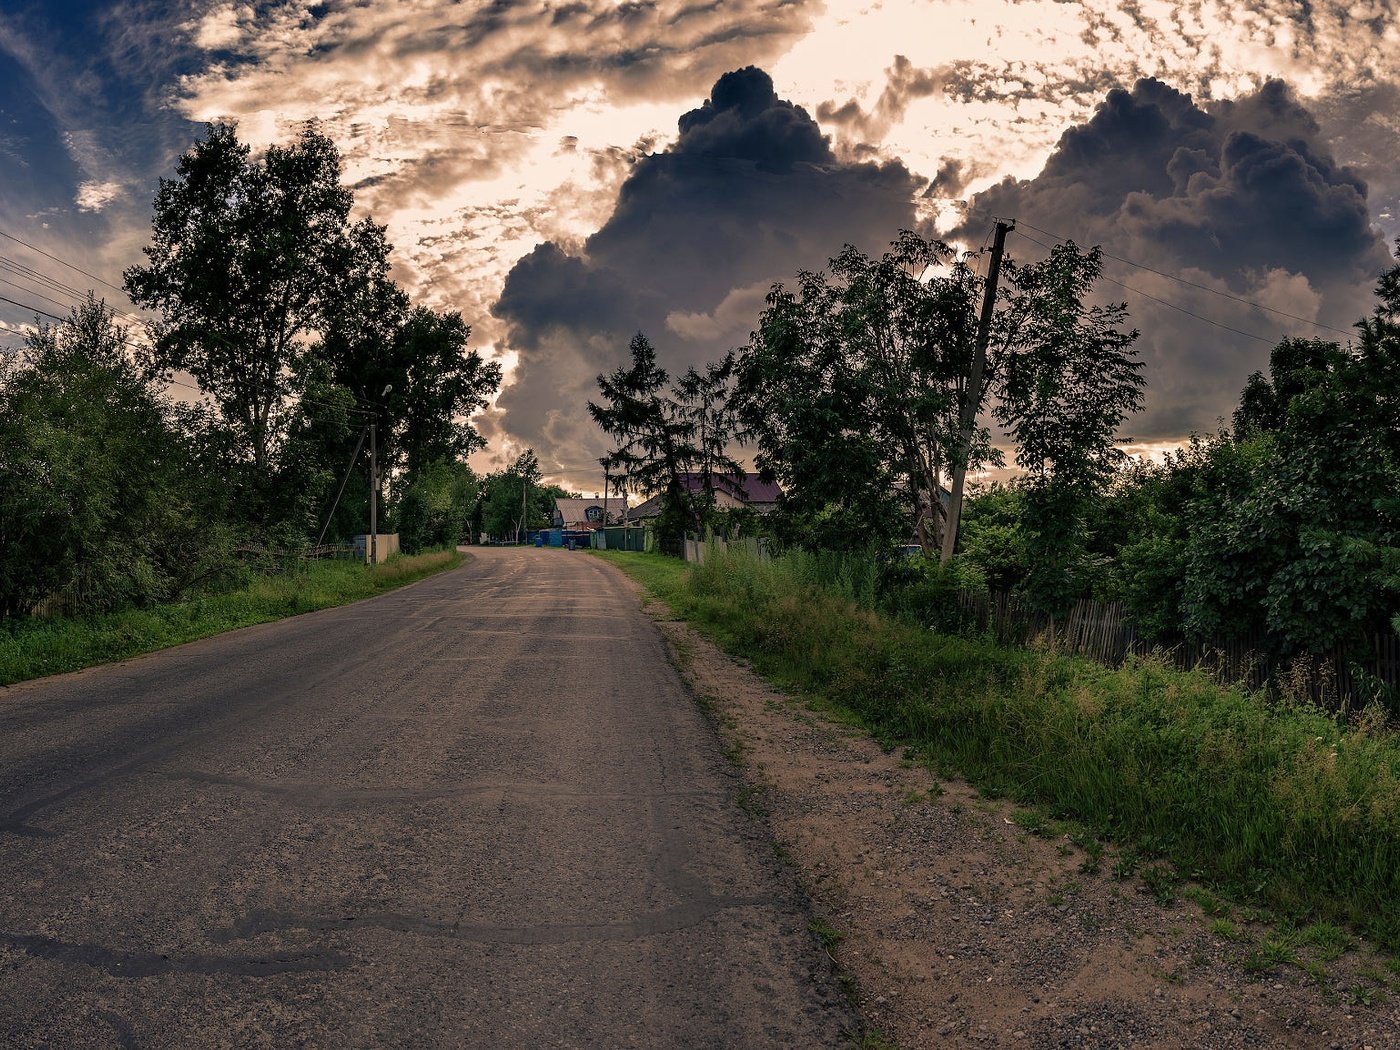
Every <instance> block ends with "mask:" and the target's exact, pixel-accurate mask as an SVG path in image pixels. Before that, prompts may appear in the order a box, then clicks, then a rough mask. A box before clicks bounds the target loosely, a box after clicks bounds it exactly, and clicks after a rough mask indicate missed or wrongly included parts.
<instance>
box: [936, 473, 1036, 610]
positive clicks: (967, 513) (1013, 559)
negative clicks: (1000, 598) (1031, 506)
mask: <svg viewBox="0 0 1400 1050" xmlns="http://www.w3.org/2000/svg"><path fill="white" fill-rule="evenodd" d="M1024 517H1025V503H1024V492H1023V491H1022V489H1021V487H1020V486H1018V485H993V486H991V487H990V488H988V489H987V490H986V491H984V492H979V493H975V494H973V495H972V496H971V497H970V498H969V499H968V501H967V507H966V509H964V511H963V516H962V521H961V523H960V525H959V527H958V545H959V553H958V557H957V559H956V560H955V561H954V562H953V564H957V563H958V562H959V561H967V562H970V563H972V564H973V565H975V566H977V568H978V569H979V570H980V571H981V573H982V577H983V579H985V580H986V584H987V587H988V588H990V589H991V590H994V591H1009V590H1013V589H1015V588H1017V587H1018V586H1019V585H1020V584H1021V581H1022V580H1024V579H1025V578H1026V575H1027V574H1028V573H1029V572H1030V563H1031V551H1030V542H1029V540H1028V538H1027V536H1026V532H1025V528H1024V525H1023V519H1024Z"/></svg>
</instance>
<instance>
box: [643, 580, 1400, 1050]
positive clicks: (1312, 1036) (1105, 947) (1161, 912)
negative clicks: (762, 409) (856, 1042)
mask: <svg viewBox="0 0 1400 1050" xmlns="http://www.w3.org/2000/svg"><path fill="white" fill-rule="evenodd" d="M647 608H648V610H649V611H650V612H651V614H652V615H653V617H655V618H656V619H657V620H658V621H659V623H660V626H661V629H662V631H663V632H664V634H665V636H666V638H667V639H668V641H669V643H670V645H671V648H672V651H673V654H674V658H675V661H676V663H677V666H678V667H679V668H680V669H681V671H682V673H683V675H684V676H685V678H686V679H687V681H688V682H689V684H690V685H691V688H692V689H693V690H694V692H695V693H696V695H697V697H698V698H699V699H700V701H701V703H702V704H703V705H704V706H705V707H706V708H707V709H708V710H709V712H710V713H711V716H712V718H713V720H714V721H715V722H716V724H717V726H718V729H719V731H720V733H721V736H722V738H723V739H724V741H725V743H726V746H727V748H728V750H729V753H730V755H731V758H732V760H733V761H734V762H735V763H736V764H737V765H739V766H741V767H742V768H743V769H744V771H745V775H746V776H747V777H748V778H749V780H750V783H751V786H752V789H753V791H754V805H755V806H756V807H757V806H761V807H762V808H763V809H764V810H765V811H766V813H767V816H768V820H769V822H770V824H771V828H772V833H773V835H774V837H775V839H776V842H777V844H778V847H779V849H780V850H781V851H782V852H783V854H784V855H785V856H786V857H787V858H788V860H789V862H790V863H791V865H792V866H793V867H794V868H795V870H796V872H797V874H798V877H799V879H800V880H801V882H802V883H803V884H804V885H805V887H806V889H807V891H808V893H809V894H810V897H811V901H812V907H813V909H814V913H815V915H816V916H817V919H816V921H815V923H814V926H815V927H816V928H819V929H823V930H825V931H826V940H827V943H828V945H829V947H830V948H831V951H832V954H833V956H834V958H835V960H836V961H837V963H838V964H839V965H840V966H841V968H842V970H843V971H844V973H845V975H846V977H845V980H846V983H847V986H848V990H849V991H850V993H851V995H852V997H853V999H854V1000H855V1001H856V1003H857V1005H858V1006H859V1008H860V1010H861V1012H862V1014H863V1015H864V1017H865V1018H866V1020H867V1022H868V1023H869V1024H870V1025H871V1026H872V1028H873V1029H874V1030H876V1031H878V1032H879V1033H880V1034H881V1035H883V1036H884V1038H886V1039H888V1040H890V1041H892V1042H894V1043H895V1044H897V1045H899V1046H904V1047H934V1046H936V1047H940V1048H942V1047H971V1046H978V1047H982V1046H1003V1045H1005V1046H1016V1047H1080V1046H1085V1047H1088V1046H1092V1047H1117V1046H1123V1047H1129V1046H1131V1047H1139V1046H1141V1047H1149V1046H1150V1047H1183V1048H1185V1047H1207V1046H1208V1047H1280V1046H1296V1047H1329V1048H1330V1047H1347V1048H1351V1047H1355V1048H1358V1050H1361V1048H1366V1050H1379V1048H1381V1047H1397V1046H1400V1007H1397V996H1398V995H1400V973H1397V971H1396V969H1395V968H1394V967H1393V964H1392V963H1391V962H1390V961H1389V960H1387V959H1386V958H1385V957H1384V956H1382V955H1379V954H1377V953H1376V952H1374V951H1371V950H1370V949H1368V948H1366V947H1365V946H1363V945H1358V944H1356V943H1355V942H1354V941H1353V942H1351V943H1350V945H1348V946H1347V947H1346V950H1345V951H1342V953H1341V954H1340V956H1338V957H1336V958H1330V956H1331V955H1333V954H1335V951H1336V950H1339V949H1337V948H1336V947H1334V951H1333V952H1326V951H1324V950H1323V948H1321V947H1320V946H1317V945H1306V944H1301V943H1297V942H1296V941H1295V942H1292V943H1290V941H1289V939H1288V935H1287V934H1286V933H1285V932H1283V931H1281V930H1279V929H1278V928H1276V927H1274V926H1271V925H1270V924H1269V923H1268V922H1267V917H1265V916H1262V915H1258V914H1254V913H1251V912H1250V911H1249V910H1248V909H1242V908H1239V907H1234V906H1230V905H1227V904H1223V903H1222V904H1219V905H1218V906H1216V905H1212V904H1211V902H1210V901H1209V899H1208V898H1202V899H1204V900H1206V903H1207V905H1209V906H1210V907H1211V911H1212V913H1213V914H1207V913H1206V910H1205V908H1203V907H1202V905H1201V904H1200V903H1198V902H1197V901H1194V900H1191V899H1186V898H1185V897H1183V896H1181V894H1182V893H1183V892H1189V891H1190V889H1191V888H1190V887H1175V888H1174V889H1173V890H1172V891H1171V892H1170V896H1171V897H1172V898H1174V899H1173V900H1172V902H1171V903H1170V904H1169V905H1165V906H1164V905H1163V904H1161V903H1159V902H1158V900H1156V899H1155V898H1154V897H1153V896H1151V895H1150V894H1149V892H1148V887H1147V886H1146V885H1145V883H1144V881H1143V879H1142V878H1141V877H1139V876H1137V875H1131V876H1127V877H1121V878H1120V877H1115V874H1114V868H1115V859H1114V857H1113V855H1112V853H1111V851H1110V852H1109V853H1108V854H1107V855H1105V856H1104V857H1103V858H1102V859H1101V861H1100V862H1099V864H1098V865H1097V867H1098V870H1097V871H1094V870H1093V869H1094V867H1095V864H1094V863H1093V861H1092V860H1091V859H1089V858H1088V855H1087V854H1086V853H1085V852H1084V851H1083V850H1081V849H1080V848H1078V847H1077V846H1076V845H1074V844H1072V843H1071V842H1070V841H1069V839H1068V837H1067V836H1066V835H1065V834H1064V833H1063V831H1062V830H1058V831H1057V829H1055V828H1054V827H1053V826H1049V827H1046V826H1042V825H1043V822H1038V821H1036V820H1035V819H1034V818H1033V817H1032V818H1030V819H1027V818H1026V817H1025V816H1024V815H1019V814H1018V812H1017V807H1015V806H1012V805H1010V804H1008V803H1005V802H1002V801H994V800H989V799H986V798H983V797H982V796H981V795H980V794H979V793H978V792H977V791H976V789H974V788H973V787H971V786H969V785H968V784H966V783H963V782H961V781H958V780H946V779H940V778H939V777H936V776H934V775H933V774H932V773H931V772H930V771H929V770H928V769H926V768H924V767H923V766H921V765H919V764H916V763H914V762H911V761H909V760H907V759H906V758H905V756H904V755H903V753H902V750H901V749H896V750H894V751H893V752H885V751H884V750H882V749H881V747H880V746H879V745H878V744H877V743H876V742H875V741H873V740H872V739H871V738H870V737H869V736H868V735H867V734H866V733H865V732H864V731H863V730H861V729H859V728H855V727H852V726H850V725H846V724H842V723H841V722H840V721H839V720H838V719H837V718H835V717H834V716H831V715H829V714H826V713H822V712H820V711H817V710H814V709H813V708H812V707H810V706H809V705H807V704H806V703H804V702H803V701H801V700H797V699H794V698H792V697H789V696H786V695H784V694H782V693H779V692H776V691H774V690H773V689H772V688H770V687H769V686H768V685H767V684H766V683H765V682H764V681H763V680H762V679H760V678H759V677H758V676H757V675H756V674H754V673H753V672H752V671H750V670H748V669H747V668H746V667H745V666H743V665H742V664H740V663H739V662H736V661H735V660H734V659H732V658H731V657H729V656H727V655H726V654H724V653H723V652H722V651H720V650H719V649H718V648H717V647H716V646H714V645H713V644H712V643H710V642H709V641H707V640H706V639H705V638H703V637H702V636H700V635H699V634H697V633H696V632H695V631H694V630H693V629H691V628H690V627H688V626H687V625H686V624H684V623H682V622H678V621H676V620H675V619H674V618H673V617H672V616H671V614H670V612H669V610H667V609H666V607H665V606H664V605H662V604H660V603H658V602H651V601H648V602H647ZM1013 818H1014V819H1013ZM1018 821H1019V822H1018ZM1023 825H1028V826H1030V827H1032V828H1034V829H1035V830H1036V831H1037V832H1038V833H1035V834H1033V833H1032V832H1031V831H1030V830H1028V829H1027V827H1026V826H1023ZM1086 861H1087V863H1086ZM1119 874H1120V875H1123V874H1125V872H1124V871H1123V870H1122V868H1121V866H1120V871H1119ZM1222 931H1224V932H1222ZM1289 957H1291V958H1292V959H1293V960H1294V961H1292V962H1288V961H1277V960H1278V959H1287V958H1289ZM1271 959H1274V960H1275V961H1273V962H1272V963H1271V964H1270V960H1271ZM1266 964H1268V965H1266Z"/></svg>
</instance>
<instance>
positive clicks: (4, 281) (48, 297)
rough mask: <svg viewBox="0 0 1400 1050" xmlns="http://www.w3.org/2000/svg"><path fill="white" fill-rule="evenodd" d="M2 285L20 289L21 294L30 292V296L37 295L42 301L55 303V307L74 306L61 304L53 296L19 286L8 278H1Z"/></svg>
mask: <svg viewBox="0 0 1400 1050" xmlns="http://www.w3.org/2000/svg"><path fill="white" fill-rule="evenodd" d="M0 284H8V285H9V286H10V287H11V288H18V289H19V290H20V291H21V292H28V293H29V294H30V295H37V296H38V297H39V298H40V299H43V300H45V301H46V302H50V303H53V304H54V306H72V305H73V304H72V303H66V302H61V301H59V300H58V299H55V298H54V297H53V296H51V295H45V294H44V293H43V292H41V291H39V290H38V289H35V288H29V287H26V286H25V285H22V284H17V283H16V282H14V281H11V280H9V279H8V278H5V277H0Z"/></svg>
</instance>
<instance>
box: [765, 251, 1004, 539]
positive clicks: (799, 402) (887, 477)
mask: <svg viewBox="0 0 1400 1050" xmlns="http://www.w3.org/2000/svg"><path fill="white" fill-rule="evenodd" d="M830 271H831V273H830V276H828V275H827V274H825V273H810V272H803V273H801V274H799V275H798V282H797V291H796V292H795V293H794V292H792V291H789V290H787V289H785V288H783V287H782V286H777V287H775V288H774V289H773V291H772V292H771V293H770V294H769V296H768V300H767V309H766V310H765V311H764V314H763V317H762V318H761V319H760V322H759V327H758V330H757V331H756V332H755V333H754V336H753V338H752V339H751V340H750V342H749V345H748V346H747V347H746V348H745V349H744V351H743V354H742V356H741V358H740V361H739V365H738V394H737V400H738V411H739V416H740V418H741V420H742V422H743V424H744V426H745V428H746V429H747V431H748V432H749V434H750V435H751V436H752V439H753V440H754V441H755V442H756V443H757V445H758V455H757V461H758V464H759V467H760V469H761V471H762V472H763V473H764V474H765V475H767V476H769V477H771V478H773V479H775V480H777V481H779V482H780V483H781V485H782V487H783V490H784V497H783V501H782V504H781V513H782V515H783V518H785V519H786V527H787V531H788V532H789V533H791V534H793V538H795V539H797V540H799V542H802V543H804V545H813V546H828V545H837V546H840V547H844V548H848V549H849V548H852V547H864V546H867V545H869V544H871V543H872V542H873V543H890V542H893V541H895V540H898V539H901V538H903V537H904V536H907V535H908V530H910V529H911V528H912V530H913V532H914V534H915V535H916V536H917V537H918V538H919V541H920V543H921V544H922V545H923V546H924V548H925V549H926V550H931V549H932V548H933V547H934V546H936V545H937V543H938V542H939V540H940V539H941V536H942V530H943V517H944V505H943V500H942V498H941V491H942V489H943V484H944V480H945V478H947V477H948V476H949V475H950V471H951V469H952V465H953V463H954V462H955V461H956V459H957V458H960V457H961V456H963V455H964V454H966V455H967V456H968V458H969V462H970V464H971V465H972V466H973V467H974V468H975V467H976V466H978V465H981V464H983V463H985V462H989V461H994V459H995V453H994V452H993V450H992V449H991V446H990V441H989V435H988V433H987V432H986V431H985V430H979V431H977V433H976V434H975V435H974V438H973V443H972V447H971V448H970V449H963V448H962V447H961V445H962V437H961V427H960V422H959V406H960V405H961V403H962V398H963V396H964V393H965V389H966V382H967V376H968V374H969V372H970V370H971V364H972V356H973V349H974V346H975V338H976V322H977V317H976V301H977V292H978V288H977V278H976V276H975V275H974V274H973V272H972V270H971V268H970V267H969V266H968V265H967V263H966V262H965V261H964V260H961V259H957V258H955V255H954V252H953V250H952V249H951V248H949V247H948V246H947V245H944V244H942V243H939V242H936V241H928V240H925V239H923V238H921V237H919V236H917V235H915V234H913V233H910V232H908V231H904V232H902V233H901V234H900V236H899V238H898V240H896V241H895V242H894V243H893V245H892V246H891V249H890V251H889V252H887V253H886V254H885V255H884V256H882V257H881V258H880V259H876V260H872V259H870V258H867V257H866V256H864V255H862V254H861V253H860V252H858V251H856V250H855V249H854V248H851V247H849V246H847V247H846V248H845V249H844V250H843V251H842V252H841V253H840V254H839V255H838V256H837V257H836V258H835V259H833V260H832V261H831V266H830ZM998 345H1000V343H999V344H998ZM994 356H995V355H994ZM901 505H902V506H903V508H904V511H903V513H900V511H899V509H898V508H899V507H900V506H901Z"/></svg>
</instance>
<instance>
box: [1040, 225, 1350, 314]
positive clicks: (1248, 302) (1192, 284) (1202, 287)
mask: <svg viewBox="0 0 1400 1050" xmlns="http://www.w3.org/2000/svg"><path fill="white" fill-rule="evenodd" d="M1021 225H1022V226H1025V227H1026V228H1027V229H1031V230H1035V231H1036V233H1043V234H1045V236H1047V237H1053V238H1054V239H1055V240H1057V241H1068V240H1070V238H1068V237H1061V236H1060V235H1059V234H1058V233H1051V232H1050V231H1049V230H1042V229H1041V228H1040V227H1039V226H1033V225H1032V224H1031V223H1029V222H1026V221H1025V220H1024V219H1022V220H1021ZM1099 251H1100V252H1101V253H1102V254H1103V256H1104V258H1106V259H1113V260H1114V261H1116V262H1120V263H1123V264H1124V265H1126V266H1134V267H1136V268H1137V269H1139V270H1146V271H1147V272H1148V273H1155V274H1156V275H1157V276H1158V277H1165V278H1167V280H1169V281H1176V282H1177V283H1178V284H1184V285H1186V287H1188V288H1195V289H1198V290H1199V291H1202V292H1210V293H1211V294H1212V295H1218V296H1221V297H1222V298H1225V299H1232V300H1234V301H1235V302H1237V303H1240V304H1241V305H1243V306H1251V307H1253V308H1254V309H1256V310H1262V311H1264V312H1265V313H1270V314H1277V315H1278V316H1279V317H1286V318H1288V319H1289V320H1290V321H1298V322H1299V323H1301V324H1310V325H1312V326H1313V327H1314V328H1321V329H1322V330H1324V331H1327V332H1335V333H1336V334H1338V335H1344V336H1346V337H1347V338H1348V339H1350V338H1351V337H1352V335H1353V334H1354V333H1352V332H1350V331H1347V330H1346V329H1344V328H1334V327H1332V326H1331V325H1330V324H1323V323H1322V322H1321V321H1314V320H1312V319H1311V318H1309V317H1300V316H1298V315H1297V314H1290V313H1289V312H1288V311H1286V310H1276V309H1274V308H1273V307H1272V306H1265V305H1264V304H1263V303H1258V302H1255V301H1254V300H1253V299H1246V298H1244V297H1243V296H1239V295H1235V294H1234V293H1233V292H1226V291H1222V290H1221V289H1219V288H1212V287H1210V285H1207V284H1200V283H1199V282H1197V281H1188V280H1187V279H1186V278H1185V277H1181V276H1179V275H1177V274H1174V273H1168V272H1167V271H1165V270H1158V269H1157V268H1155V267H1152V266H1148V265H1147V264H1146V263H1140V262H1134V261H1133V260H1132V259H1125V258H1124V257H1123V256H1121V255H1114V254H1113V253H1112V252H1109V251H1104V249H1103V248H1100V249H1099ZM1144 294H1145V293H1144Z"/></svg>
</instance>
